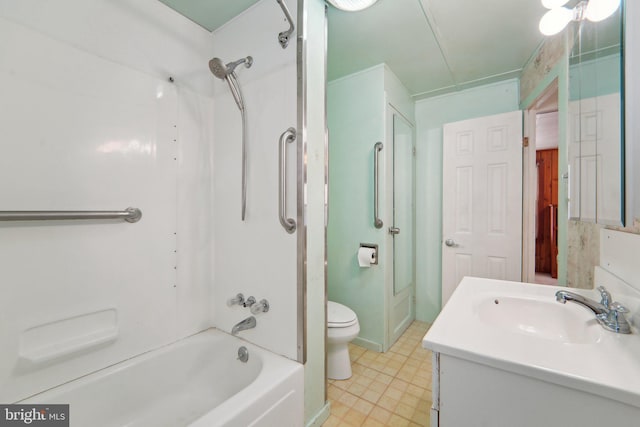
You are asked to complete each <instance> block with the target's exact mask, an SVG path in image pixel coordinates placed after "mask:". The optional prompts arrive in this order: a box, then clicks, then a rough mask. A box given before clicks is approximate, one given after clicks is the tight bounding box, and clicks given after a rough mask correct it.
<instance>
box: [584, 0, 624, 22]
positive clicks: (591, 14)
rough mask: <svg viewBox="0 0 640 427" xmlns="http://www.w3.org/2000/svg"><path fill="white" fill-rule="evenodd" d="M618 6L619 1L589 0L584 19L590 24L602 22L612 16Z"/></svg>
mask: <svg viewBox="0 0 640 427" xmlns="http://www.w3.org/2000/svg"><path fill="white" fill-rule="evenodd" d="M619 6H620V0H589V4H587V10H586V11H585V17H586V18H587V19H588V20H589V21H592V22H598V21H602V20H603V19H606V18H608V17H610V16H611V15H613V13H614V12H615V11H616V10H617V9H618V7H619Z"/></svg>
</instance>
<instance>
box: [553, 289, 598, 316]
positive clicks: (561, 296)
mask: <svg viewBox="0 0 640 427" xmlns="http://www.w3.org/2000/svg"><path fill="white" fill-rule="evenodd" d="M556 301H558V302H561V303H562V304H566V303H567V301H571V302H575V303H577V304H580V305H581V306H583V307H586V308H588V309H589V310H591V311H592V312H593V314H595V315H596V316H598V315H600V314H606V313H608V312H609V309H608V308H607V307H606V306H605V305H604V304H602V303H599V302H596V301H594V300H592V299H590V298H587V297H583V296H582V295H579V294H576V293H573V292H569V291H558V292H556Z"/></svg>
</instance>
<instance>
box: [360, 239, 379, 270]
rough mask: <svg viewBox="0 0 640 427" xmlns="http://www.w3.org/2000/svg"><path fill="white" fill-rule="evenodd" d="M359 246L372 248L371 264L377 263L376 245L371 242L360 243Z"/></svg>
mask: <svg viewBox="0 0 640 427" xmlns="http://www.w3.org/2000/svg"><path fill="white" fill-rule="evenodd" d="M360 247H361V248H369V249H373V250H374V257H373V260H372V261H371V265H378V245H376V244H373V243H360Z"/></svg>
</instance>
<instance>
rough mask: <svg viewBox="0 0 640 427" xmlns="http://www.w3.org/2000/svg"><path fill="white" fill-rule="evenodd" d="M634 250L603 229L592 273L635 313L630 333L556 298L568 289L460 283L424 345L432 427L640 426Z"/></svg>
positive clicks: (639, 278)
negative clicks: (428, 354)
mask: <svg viewBox="0 0 640 427" xmlns="http://www.w3.org/2000/svg"><path fill="white" fill-rule="evenodd" d="M638 253H640V235H632V234H626V233H620V232H614V231H609V230H603V231H602V234H601V263H600V264H601V266H603V267H606V268H607V270H605V269H604V268H601V267H596V271H595V283H596V285H597V286H600V285H604V286H605V287H606V288H607V289H608V291H609V292H610V293H611V295H612V300H611V301H610V302H614V301H619V302H620V303H622V304H623V305H624V306H626V307H627V308H628V309H629V310H630V313H627V314H626V318H627V319H628V320H629V323H630V324H631V329H632V333H631V334H619V333H614V332H610V331H608V330H605V329H604V328H603V327H602V326H601V325H600V324H599V323H598V322H597V321H596V319H595V315H594V313H592V312H591V311H589V310H588V309H586V308H585V307H583V306H581V305H578V304H576V303H573V302H567V303H566V304H561V303H560V302H558V301H556V295H555V294H556V292H557V291H558V290H561V289H566V288H559V287H555V286H546V285H531V284H525V283H517V282H504V281H498V280H491V279H479V278H472V277H466V278H464V279H463V280H462V282H461V283H460V285H459V286H458V288H457V289H456V291H455V292H454V294H453V295H452V297H451V299H450V300H449V302H448V303H447V305H446V306H445V307H444V309H443V310H442V312H441V313H440V315H439V316H438V318H437V319H436V321H435V323H434V324H433V326H432V327H431V329H430V330H429V332H428V333H427V334H426V335H425V337H424V340H423V347H425V348H427V349H429V350H432V351H433V388H432V390H433V406H432V410H431V426H432V427H436V426H440V427H458V426H460V427H466V426H488V427H501V426H504V427H515V426H517V427H529V426H530V427H539V426H546V427H553V426H569V427H573V426H576V427H577V426H580V427H583V426H602V425H617V426H636V425H640V331H639V330H638V326H639V325H640V265H638V264H640V262H639V261H638V260H640V258H638ZM634 264H635V265H634ZM570 291H572V292H573V291H575V292H576V293H577V292H579V293H580V294H582V295H584V296H587V297H589V298H591V299H593V300H595V301H600V298H601V296H600V294H599V293H598V292H597V291H576V290H575V289H570Z"/></svg>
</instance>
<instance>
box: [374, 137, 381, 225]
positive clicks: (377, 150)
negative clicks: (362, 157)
mask: <svg viewBox="0 0 640 427" xmlns="http://www.w3.org/2000/svg"><path fill="white" fill-rule="evenodd" d="M382 147H383V145H382V142H376V144H375V145H374V146H373V150H374V153H373V217H374V219H373V225H374V226H375V227H376V228H382V226H383V222H382V220H381V219H380V218H379V217H378V187H379V186H378V153H380V152H381V151H382Z"/></svg>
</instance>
